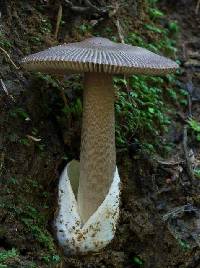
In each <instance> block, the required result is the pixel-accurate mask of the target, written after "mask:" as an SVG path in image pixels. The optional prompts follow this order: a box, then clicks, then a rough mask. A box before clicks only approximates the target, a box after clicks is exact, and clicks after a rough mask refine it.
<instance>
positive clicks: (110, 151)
mask: <svg viewBox="0 0 200 268" xmlns="http://www.w3.org/2000/svg"><path fill="white" fill-rule="evenodd" d="M84 82H85V83H84V93H83V94H84V96H83V121H82V134H81V153H80V179H79V188H78V207H79V213H80V217H81V220H82V223H85V222H86V221H87V220H88V218H89V217H90V216H91V215H92V214H93V213H94V212H95V211H96V209H97V208H98V207H99V206H100V204H101V203H102V202H103V200H104V199H105V197H106V195H107V193H108V191H109V188H110V185H111V183H112V180H113V176H114V172H115V169H116V151H115V117H114V88H113V84H112V75H109V74H104V73H86V74H85V81H84Z"/></svg>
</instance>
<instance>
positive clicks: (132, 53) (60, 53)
mask: <svg viewBox="0 0 200 268" xmlns="http://www.w3.org/2000/svg"><path fill="white" fill-rule="evenodd" d="M21 63H22V65H23V67H24V68H25V69H26V70H29V71H40V72H46V73H57V74H63V73H66V72H72V73H73V72H76V73H77V72H104V73H110V74H128V75H130V74H150V75H161V74H167V73H172V72H174V71H175V70H176V69H177V68H178V67H179V66H178V64H177V63H176V62H174V61H172V60H170V59H168V58H165V57H163V56H159V55H157V54H155V53H153V52H151V51H149V50H147V49H145V48H141V47H136V46H131V45H126V44H120V43H114V42H112V41H110V40H108V39H107V38H102V37H92V38H88V39H86V40H84V41H82V42H76V43H70V44H63V45H59V46H55V47H51V48H49V49H46V50H44V51H41V52H38V53H35V54H32V55H29V56H27V57H25V58H23V59H22V62H21Z"/></svg>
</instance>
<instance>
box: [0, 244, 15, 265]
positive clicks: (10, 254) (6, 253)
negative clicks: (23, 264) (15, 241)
mask: <svg viewBox="0 0 200 268" xmlns="http://www.w3.org/2000/svg"><path fill="white" fill-rule="evenodd" d="M18 257H19V253H18V251H17V250H16V249H15V248H12V249H11V250H1V252H0V265H1V266H0V267H7V265H6V262H7V261H9V262H11V261H15V260H16V259H18ZM3 265H4V266H3Z"/></svg>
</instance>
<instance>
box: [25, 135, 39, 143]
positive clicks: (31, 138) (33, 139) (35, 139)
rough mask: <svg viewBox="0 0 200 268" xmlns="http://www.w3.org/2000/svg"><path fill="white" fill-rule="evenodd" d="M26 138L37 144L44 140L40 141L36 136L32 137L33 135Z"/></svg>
mask: <svg viewBox="0 0 200 268" xmlns="http://www.w3.org/2000/svg"><path fill="white" fill-rule="evenodd" d="M26 137H27V138H28V139H30V140H32V141H36V142H39V141H41V140H42V139H40V138H36V137H34V136H32V135H26Z"/></svg>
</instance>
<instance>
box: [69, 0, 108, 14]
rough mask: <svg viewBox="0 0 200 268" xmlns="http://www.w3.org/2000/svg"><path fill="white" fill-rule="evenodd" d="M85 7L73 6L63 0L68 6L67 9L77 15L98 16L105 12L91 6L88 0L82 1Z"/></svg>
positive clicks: (105, 9) (103, 9) (102, 9)
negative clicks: (93, 14) (94, 14)
mask: <svg viewBox="0 0 200 268" xmlns="http://www.w3.org/2000/svg"><path fill="white" fill-rule="evenodd" d="M84 2H85V5H86V6H74V5H73V4H72V2H71V1H69V0H65V3H66V4H67V5H68V7H69V8H70V9H71V10H72V11H74V12H77V13H89V12H94V13H98V14H105V13H106V11H107V8H98V7H96V6H95V5H93V4H92V3H91V2H90V1H89V0H84Z"/></svg>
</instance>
